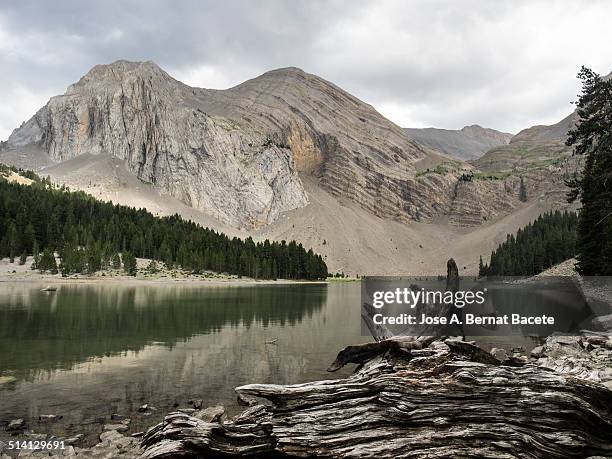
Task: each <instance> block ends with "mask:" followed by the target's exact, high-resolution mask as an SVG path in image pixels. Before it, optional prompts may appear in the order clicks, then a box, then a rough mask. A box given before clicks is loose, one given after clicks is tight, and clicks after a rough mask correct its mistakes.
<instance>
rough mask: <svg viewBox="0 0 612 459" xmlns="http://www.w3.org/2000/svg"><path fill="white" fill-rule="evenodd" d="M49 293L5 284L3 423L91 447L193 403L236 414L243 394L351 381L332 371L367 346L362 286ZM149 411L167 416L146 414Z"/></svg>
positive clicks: (107, 288) (79, 288)
mask: <svg viewBox="0 0 612 459" xmlns="http://www.w3.org/2000/svg"><path fill="white" fill-rule="evenodd" d="M41 288H42V285H32V284H17V283H15V284H0V376H3V377H7V376H10V377H12V378H15V380H14V381H13V382H11V383H8V384H3V385H1V386H0V421H7V420H9V419H14V418H17V417H24V418H26V419H28V420H29V421H30V427H31V428H32V429H33V430H34V431H37V432H52V433H55V434H59V435H63V434H71V433H81V432H86V433H87V434H88V440H89V441H90V442H91V441H93V440H94V439H95V436H96V435H97V434H98V433H99V432H100V430H101V423H102V422H104V421H106V422H107V423H108V422H110V421H109V420H108V419H109V416H110V415H111V414H112V413H120V414H126V415H129V416H130V417H131V418H132V428H131V431H139V430H142V429H144V428H146V427H147V426H149V425H151V424H153V423H155V422H156V421H157V420H158V419H160V418H161V416H162V415H163V414H164V413H165V412H167V411H168V410H171V409H172V408H173V406H174V405H175V404H179V405H180V407H184V408H188V407H189V405H188V401H189V400H192V399H203V400H204V405H205V406H208V405H216V404H221V405H224V406H225V407H226V409H227V410H228V411H229V412H230V414H232V413H236V412H238V411H240V410H241V409H242V408H241V407H239V406H238V405H237V403H236V396H235V393H234V391H233V388H234V387H236V386H239V385H242V384H248V383H278V384H288V383H299V382H306V381H310V380H316V379H324V378H330V377H342V376H346V375H347V374H350V372H351V371H352V369H351V368H346V369H343V370H341V371H339V372H337V373H333V374H330V373H327V372H326V371H325V369H326V368H327V366H328V365H329V364H330V363H331V362H332V361H333V360H334V358H335V356H336V354H337V353H338V351H339V350H340V349H341V348H342V347H344V346H346V345H348V344H355V343H359V342H363V341H364V340H367V338H364V337H362V336H360V326H359V321H360V315H359V308H358V305H359V294H360V288H359V285H358V284H353V283H337V284H331V285H324V284H321V285H318V284H304V285H272V286H270V285H261V286H231V287H211V286H203V287H200V286H199V287H194V286H159V285H158V286H150V285H148V286H136V285H126V286H121V285H84V284H74V285H58V290H57V292H55V293H45V292H42V291H41ZM274 339H277V340H278V341H277V342H276V344H266V341H269V340H274ZM5 380H6V379H5ZM144 403H149V404H151V405H153V406H155V407H157V408H158V411H157V412H156V413H154V414H153V415H151V416H145V415H143V414H140V413H137V410H138V407H139V406H140V405H142V404H144ZM41 414H43V415H44V414H55V415H61V416H63V418H62V419H61V421H59V422H56V423H52V424H47V423H42V422H39V421H38V416H39V415H41Z"/></svg>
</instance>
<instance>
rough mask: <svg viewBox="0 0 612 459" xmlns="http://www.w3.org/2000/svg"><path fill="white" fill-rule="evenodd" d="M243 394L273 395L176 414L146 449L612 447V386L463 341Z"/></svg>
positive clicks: (393, 451) (283, 452) (465, 452)
mask: <svg viewBox="0 0 612 459" xmlns="http://www.w3.org/2000/svg"><path fill="white" fill-rule="evenodd" d="M236 391H237V392H238V393H239V394H242V395H246V396H250V397H253V396H254V397H258V398H261V399H264V400H267V404H261V405H256V406H253V407H250V408H248V409H247V410H246V411H244V412H243V413H242V414H241V415H239V416H237V417H236V418H234V419H233V420H231V421H225V422H213V423H207V422H204V421H202V420H200V419H197V418H194V417H191V416H188V415H186V414H183V413H172V414H170V415H168V416H167V417H166V419H165V420H164V421H163V422H162V423H161V424H158V425H157V426H155V427H153V428H151V429H150V430H149V431H148V432H147V433H146V435H145V436H144V439H143V446H144V447H145V451H144V454H143V457H145V458H168V457H181V456H183V457H214V456H220V457H225V456H227V457H236V456H249V455H272V456H274V455H275V456H278V457H287V456H298V457H308V456H316V457H377V458H380V457H410V458H439V457H492V458H511V457H521V458H540V457H547V458H548V457H558V458H567V457H588V456H596V455H606V456H607V455H611V454H612V391H610V390H609V389H607V388H606V387H604V386H603V385H600V384H597V383H592V382H588V381H585V380H583V379H578V378H575V377H571V376H567V375H564V374H561V373H558V372H555V371H551V370H546V369H544V368H540V367H538V366H536V365H534V364H526V365H523V366H521V367H510V366H503V365H501V364H500V362H499V361H497V360H496V359H494V358H493V357H492V356H491V354H489V353H487V352H486V351H483V350H481V349H480V348H478V347H476V346H474V345H471V344H469V343H466V342H463V341H453V340H446V341H445V343H442V342H440V341H435V342H433V343H431V345H430V347H427V348H422V349H405V348H402V347H397V348H396V347H395V346H391V347H390V348H389V349H388V350H387V351H386V353H385V354H384V355H383V356H377V357H374V358H372V359H371V360H369V361H368V362H367V363H365V364H364V365H363V366H362V368H361V369H360V370H359V371H358V372H357V373H355V374H354V375H352V376H350V377H348V378H345V379H339V380H330V381H319V382H315V383H307V384H296V385H290V386H280V385H272V384H250V385H247V386H242V387H238V388H237V389H236Z"/></svg>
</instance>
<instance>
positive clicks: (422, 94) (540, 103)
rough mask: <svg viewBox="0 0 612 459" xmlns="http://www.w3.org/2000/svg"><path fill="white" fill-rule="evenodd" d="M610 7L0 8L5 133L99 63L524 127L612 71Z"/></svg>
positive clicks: (0, 105)
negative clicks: (299, 74) (298, 79)
mask: <svg viewBox="0 0 612 459" xmlns="http://www.w3.org/2000/svg"><path fill="white" fill-rule="evenodd" d="M609 17H612V4H611V3H610V2H606V1H588V0H584V1H574V2H564V1H554V0H550V1H513V2H489V1H485V0H482V1H476V0H473V1H470V0H464V1H451V0H448V1H436V0H434V1H432V0H422V1H421V0H412V1H364V0H357V1H349V0H338V1H326V2H324V1H317V0H315V1H283V0H266V1H258V2H249V1H247V0H243V1H196V0H184V1H175V2H168V1H161V0H146V1H145V0H134V1H104V2H102V1H99V2H82V1H77V0H56V1H54V2H39V1H27V0H25V1H24V0H22V1H19V2H4V3H3V4H2V5H1V6H0V68H1V69H2V71H1V72H0V101H1V102H0V138H6V137H7V136H8V135H9V133H10V131H11V130H12V129H13V128H14V127H16V126H17V125H19V124H20V123H21V122H22V121H24V120H25V119H27V118H29V117H30V116H31V115H32V114H33V113H34V112H35V111H36V109H38V108H39V107H40V106H42V105H43V104H44V103H45V102H46V100H47V99H48V98H49V97H50V96H52V95H55V94H58V93H62V92H63V91H64V90H65V88H66V86H68V85H69V84H70V83H72V82H74V81H76V80H78V78H80V77H81V76H82V75H83V74H84V73H86V72H87V71H88V70H89V69H90V68H91V67H92V66H94V65H96V64H99V63H108V62H112V61H114V60H117V59H130V60H153V61H155V62H157V63H158V64H159V65H160V66H162V67H163V68H164V69H166V70H167V71H168V72H169V73H170V74H171V75H173V76H175V77H176V78H178V79H180V80H182V81H185V82H186V83H188V84H191V85H196V86H203V87H211V88H223V87H228V86H232V85H234V84H238V83H240V82H241V81H243V80H245V79H248V78H252V77H254V76H256V75H258V74H260V73H263V72H265V71H267V70H270V69H272V68H277V67H286V66H298V67H301V68H303V69H304V70H306V71H308V72H311V73H315V74H318V75H320V76H322V77H324V78H327V79H329V80H331V81H333V82H334V83H336V84H337V85H339V86H340V87H343V88H344V89H346V90H348V91H349V92H351V93H353V94H355V95H356V96H358V97H360V98H361V99H363V100H365V101H366V102H368V103H371V104H372V105H374V106H375V107H376V108H377V109H378V110H379V111H380V112H381V113H383V114H384V115H386V116H388V117H389V118H390V119H392V120H393V121H395V122H396V123H398V124H400V125H403V126H414V127H418V126H438V127H445V128H460V127H462V126H463V125H465V124H472V123H479V124H482V125H485V126H490V127H495V128H498V129H502V130H506V131H510V132H516V131H518V130H520V129H522V128H524V127H527V126H530V125H533V124H541V123H553V122H556V121H558V120H559V119H561V118H562V117H563V116H565V115H566V114H567V113H569V112H570V111H571V109H572V107H571V105H570V104H569V103H570V101H571V100H573V99H574V98H575V94H576V93H577V91H578V84H577V81H576V80H575V78H574V75H575V74H576V72H577V70H578V68H579V67H580V65H582V64H586V65H589V66H591V67H593V68H594V69H596V70H597V71H600V72H601V73H608V72H609V71H610V70H612V59H611V58H610V56H611V55H612V53H611V52H610V51H611V50H610V46H611V45H610V43H612V28H610V27H609V26H608V18H609Z"/></svg>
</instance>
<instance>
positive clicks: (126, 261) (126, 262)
mask: <svg viewBox="0 0 612 459" xmlns="http://www.w3.org/2000/svg"><path fill="white" fill-rule="evenodd" d="M122 258H123V270H124V271H125V272H126V274H128V275H129V276H135V275H136V273H137V272H138V269H137V264H136V257H135V256H134V255H133V254H132V253H130V252H124V253H123V257H122Z"/></svg>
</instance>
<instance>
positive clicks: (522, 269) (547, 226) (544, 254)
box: [479, 211, 578, 276]
mask: <svg viewBox="0 0 612 459" xmlns="http://www.w3.org/2000/svg"><path fill="white" fill-rule="evenodd" d="M577 226H578V217H577V215H576V213H575V212H560V211H555V212H549V213H546V214H543V215H541V216H540V217H538V219H537V220H536V221H534V222H533V223H530V224H529V225H527V226H526V227H525V228H522V229H520V230H519V231H518V232H517V233H516V236H514V235H511V234H509V235H508V237H507V239H506V242H504V243H503V244H501V245H500V246H499V247H498V248H497V249H496V250H494V251H493V252H492V253H491V260H490V264H489V265H486V264H484V263H483V262H482V257H481V259H480V269H479V275H480V276H485V275H488V276H533V275H534V274H538V273H540V272H542V271H544V270H545V269H548V268H550V267H551V266H553V265H556V264H557V263H560V262H562V261H564V260H567V259H568V258H572V257H573V256H575V255H576V228H577Z"/></svg>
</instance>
